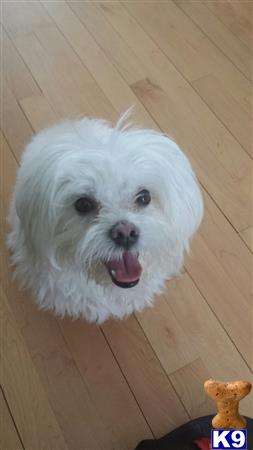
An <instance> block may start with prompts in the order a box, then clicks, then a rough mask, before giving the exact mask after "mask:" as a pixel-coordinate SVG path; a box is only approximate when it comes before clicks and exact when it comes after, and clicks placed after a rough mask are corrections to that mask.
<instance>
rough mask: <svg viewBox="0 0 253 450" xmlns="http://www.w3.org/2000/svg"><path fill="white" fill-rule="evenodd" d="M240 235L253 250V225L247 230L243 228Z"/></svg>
mask: <svg viewBox="0 0 253 450" xmlns="http://www.w3.org/2000/svg"><path fill="white" fill-rule="evenodd" d="M240 235H241V237H242V239H243V240H244V242H246V244H247V246H248V247H249V249H250V250H251V251H252V252H253V227H249V228H247V229H246V230H242V231H241V232H240Z"/></svg>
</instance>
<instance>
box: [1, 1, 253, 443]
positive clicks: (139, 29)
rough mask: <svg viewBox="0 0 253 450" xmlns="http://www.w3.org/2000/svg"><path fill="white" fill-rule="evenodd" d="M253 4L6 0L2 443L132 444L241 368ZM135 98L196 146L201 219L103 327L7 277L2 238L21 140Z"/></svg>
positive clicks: (250, 354) (247, 301) (247, 374)
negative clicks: (151, 281) (172, 274)
mask: <svg viewBox="0 0 253 450" xmlns="http://www.w3.org/2000/svg"><path fill="white" fill-rule="evenodd" d="M252 8H253V6H252V2H251V1H244V0H217V1H211V0H197V1H195V0H174V1H172V0H167V1H166V0H156V1H155V0H150V1H145V0H136V1H130V0H129V1H120V0H119V1H104V2H102V1H84V0H83V1H81V0H80V1H75V0H69V1H63V0H61V1H54V0H50V1H49V0H41V1H37V0H30V1H23V0H22V1H10V0H2V2H1V12H2V14H1V49H2V51H1V68H2V75H3V78H2V84H1V131H0V144H1V234H0V239H1V287H0V297H1V303H0V308H1V326H0V330H1V354H2V360H1V390H0V408H1V413H0V414H1V419H2V420H1V421H0V427H1V429H0V447H1V449H2V450H17V449H25V450H42V449H45V450H50V449H52V450H63V449H69V450H133V449H134V447H135V446H136V444H137V443H138V442H139V441H140V440H142V439H144V438H149V437H152V436H155V437H160V436H161V435H163V434H165V433H167V432H168V431H170V430H172V429H174V428H175V427H177V426H179V425H180V424H182V423H184V422H186V421H188V420H189V419H190V418H194V417H197V416H200V415H205V414H207V413H212V412H214V405H213V404H212V402H211V400H208V399H207V398H206V397H205V395H204V393H203V382H204V381H205V380H206V379H208V378H210V377H213V378H220V379H223V380H229V379H241V378H245V379H247V380H249V381H252V379H253V377H252V369H253V329H252V319H253V315H252V311H253V308H252V298H251V296H250V291H251V287H252V253H251V252H252V250H253V223H252V198H253V195H252V104H251V97H252V65H251V53H252ZM132 104H135V106H136V107H135V118H136V120H137V121H138V122H139V123H140V124H142V125H143V126H145V127H152V128H155V129H161V130H162V131H164V132H166V133H168V134H169V135H170V136H172V137H174V138H175V139H176V140H177V142H178V143H179V144H180V145H181V147H182V148H183V149H184V150H185V152H186V153H187V155H188V156H189V158H190V159H191V161H192V164H193V166H194V168H195V170H196V172H197V175H198V178H199V180H200V183H201V185H202V189H203V195H204V200H205V218H204V222H203V225H202V226H201V229H200V231H199V233H198V235H197V236H196V238H195V239H194V242H193V245H192V251H191V254H190V255H189V256H187V257H186V262H185V271H184V272H183V274H182V276H181V277H178V278H177V279H174V280H172V281H170V282H168V289H167V293H166V295H162V296H160V297H159V298H157V301H156V304H155V307H154V308H152V309H147V310H145V311H144V312H143V313H139V314H136V315H135V316H132V317H130V318H129V319H128V320H127V321H124V322H115V321H108V322H106V323H105V324H104V325H103V326H102V327H100V328H99V327H97V326H93V325H87V324H86V323H85V322H84V321H80V320H77V321H75V322H73V321H71V320H69V319H64V320H58V319H56V318H55V317H54V316H53V315H51V314H49V313H44V312H40V311H38V310H37V309H36V308H35V306H34V305H33V303H32V301H31V296H30V293H29V292H26V291H20V290H19V289H18V286H17V284H16V282H15V281H13V280H12V278H11V268H10V267H9V260H8V253H7V250H6V248H5V244H4V242H5V236H6V232H7V224H6V220H5V218H6V215H7V210H8V205H9V200H10V195H11V191H12V188H13V185H14V181H15V176H16V171H17V167H18V164H19V161H20V157H21V154H22V151H23V148H24V145H25V143H26V142H27V141H28V140H29V139H30V137H31V136H32V135H33V133H35V132H37V131H39V130H40V129H42V128H43V127H45V126H48V125H50V124H52V123H53V122H55V121H56V120H57V119H59V118H63V117H77V116H79V115H81V114H82V115H86V114H87V115H92V116H99V117H104V118H105V119H108V120H112V121H114V120H115V119H116V118H117V117H118V116H119V114H120V113H122V112H123V111H124V110H126V109H127V108H128V107H130V106H131V105H132ZM252 399H253V397H252V395H251V396H248V397H247V398H246V399H245V400H244V401H243V402H242V404H241V410H242V413H244V414H246V415H249V416H251V417H252V416H253V400H252Z"/></svg>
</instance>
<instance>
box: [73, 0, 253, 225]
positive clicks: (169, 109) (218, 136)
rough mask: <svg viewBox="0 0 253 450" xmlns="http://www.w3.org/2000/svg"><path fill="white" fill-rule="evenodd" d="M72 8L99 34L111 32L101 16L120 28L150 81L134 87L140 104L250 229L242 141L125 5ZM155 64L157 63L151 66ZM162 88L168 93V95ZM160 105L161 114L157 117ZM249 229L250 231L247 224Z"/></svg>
mask: <svg viewBox="0 0 253 450" xmlns="http://www.w3.org/2000/svg"><path fill="white" fill-rule="evenodd" d="M138 4H139V2H138ZM148 4H149V3H148ZM71 7H72V8H73V9H75V12H76V13H77V14H78V15H79V17H80V19H81V20H82V21H83V22H84V23H85V25H86V26H87V28H89V30H90V32H91V33H92V32H93V33H94V29H95V28H96V24H97V20H98V17H99V25H100V30H101V28H102V27H103V26H105V27H106V29H107V25H106V24H105V22H106V20H105V18H104V21H102V18H101V17H102V16H101V14H103V15H106V19H108V20H109V21H110V22H111V23H112V24H113V26H114V27H115V28H116V27H117V32H118V33H119V34H120V35H121V37H123V38H124V40H123V41H122V40H121V41H120V42H121V44H122V45H123V46H128V47H130V48H131V49H132V59H133V61H138V65H139V66H140V65H142V66H143V69H145V71H146V74H147V77H149V79H150V82H149V81H147V80H146V79H144V80H143V81H140V82H137V83H135V84H134V85H133V89H134V92H135V94H136V95H137V97H138V98H139V100H141V101H142V103H143V104H144V106H145V107H146V109H147V110H149V112H150V113H151V114H152V117H153V118H154V119H155V121H156V122H157V123H158V125H159V126H160V127H161V128H162V129H163V131H165V132H166V133H168V134H169V135H170V136H172V137H173V138H175V139H176V140H177V142H178V143H179V144H181V146H182V148H183V149H184V150H185V151H187V152H188V154H189V156H190V157H191V160H192V161H193V163H194V165H195V167H196V168H197V174H198V176H199V178H200V180H201V181H202V182H203V184H204V185H205V186H206V188H207V190H208V191H209V192H210V194H211V195H212V197H213V198H214V199H215V201H216V203H217V204H218V205H219V206H220V208H221V209H222V210H223V211H224V212H225V214H226V215H227V216H228V217H229V219H230V220H231V222H232V223H233V224H234V226H235V227H236V228H237V229H239V230H240V229H242V227H243V224H244V223H245V222H246V223H249V226H250V225H251V215H250V214H249V212H250V210H249V208H248V207H247V208H245V202H246V203H247V204H248V205H249V204H250V202H251V201H252V197H251V194H250V189H251V188H250V186H251V169H250V164H251V159H250V158H249V156H248V155H247V154H246V153H245V152H244V150H243V149H242V147H241V146H240V145H239V144H238V142H237V141H236V140H235V139H233V138H232V136H231V134H230V133H229V132H228V131H227V130H226V129H225V128H224V127H223V126H222V125H221V123H220V122H219V121H218V120H217V118H216V117H215V116H214V115H213V114H212V113H211V112H210V110H209V109H208V107H207V106H206V105H205V104H204V103H203V102H202V101H201V99H200V97H199V96H198V95H197V94H196V92H195V91H194V90H193V89H192V88H191V87H190V86H189V84H188V83H187V82H186V81H185V80H184V79H183V78H182V77H181V75H180V74H179V73H178V71H177V70H175V68H174V67H173V66H172V65H171V64H170V63H169V61H168V60H167V58H166V57H165V56H164V55H163V54H162V53H161V51H160V50H159V48H158V47H157V46H156V45H155V44H154V43H153V41H152V40H151V39H150V38H149V37H148V35H147V34H146V33H145V32H144V31H143V29H142V28H141V27H139V25H138V24H137V23H136V21H134V19H133V18H131V16H130V15H129V14H128V12H127V11H126V10H125V9H124V8H122V6H121V5H119V4H118V3H117V4H116V6H115V3H112V2H106V4H101V5H100V8H98V6H97V4H96V5H94V4H92V5H91V4H89V3H87V2H85V3H82V4H81V3H72V4H71ZM101 9H103V13H102V12H101ZM99 15H100V16H99ZM87 17H89V21H88V20H87ZM91 24H92V25H91ZM97 38H99V36H97ZM99 44H100V45H101V47H102V48H103V49H104V51H105V52H109V49H108V47H107V44H106V42H105V41H104V40H102V39H101V40H99ZM108 55H109V53H108ZM119 58H120V55H119V54H118V55H117V68H118V70H119V71H121V73H122V75H123V76H124V77H125V79H126V80H127V81H128V82H130V79H129V80H128V73H127V71H125V70H124V68H123V67H122V65H121V64H120V61H119ZM150 61H152V62H153V64H150ZM136 64H137V62H136ZM160 88H162V90H164V91H165V92H166V94H163V93H162V91H161V90H160ZM145 99H146V100H147V99H149V100H148V101H145ZM151 102H152V107H151ZM156 103H158V104H157V109H158V110H157V111H156V112H155V111H154V105H155V104H156ZM200 123H202V124H203V126H202V127H200V126H199V124H200ZM203 131H204V132H203ZM203 169H204V173H203ZM229 174H230V175H229ZM234 177H236V178H237V181H235V178H234ZM238 179H239V182H238ZM239 197H240V200H239ZM245 214H246V216H247V217H246V216H245ZM243 216H244V217H243ZM244 228H247V225H246V226H245V227H244Z"/></svg>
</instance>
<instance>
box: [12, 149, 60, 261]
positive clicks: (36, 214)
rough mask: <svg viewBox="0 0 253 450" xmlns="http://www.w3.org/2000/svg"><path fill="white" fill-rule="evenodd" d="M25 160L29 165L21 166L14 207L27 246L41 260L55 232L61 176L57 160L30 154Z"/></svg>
mask: <svg viewBox="0 0 253 450" xmlns="http://www.w3.org/2000/svg"><path fill="white" fill-rule="evenodd" d="M31 145H32V144H30V146H31ZM28 147H29V146H28ZM25 158H26V160H25V164H24V165H21V168H20V170H19V173H18V178H17V183H16V190H15V196H14V198H15V204H14V207H15V209H16V213H17V215H18V218H19V220H20V225H21V230H22V231H23V233H24V238H25V242H26V246H27V248H28V250H29V251H30V253H31V254H35V253H36V257H39V256H40V255H42V254H43V255H45V253H46V250H47V249H48V248H50V240H51V237H53V233H54V231H53V230H54V224H55V220H56V218H55V208H54V207H53V203H54V198H55V189H56V182H55V178H56V176H57V175H56V173H55V171H56V168H55V163H54V161H53V160H51V159H48V160H46V159H45V158H43V157H41V160H39V157H38V156H37V157H36V155H34V156H33V155H29V154H28V155H25ZM38 160H39V161H38ZM38 163H39V164H38Z"/></svg>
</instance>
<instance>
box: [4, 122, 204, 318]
mask: <svg viewBox="0 0 253 450" xmlns="http://www.w3.org/2000/svg"><path fill="white" fill-rule="evenodd" d="M125 120H126V117H123V118H121V119H120V120H119V122H118V124H117V125H116V127H115V128H113V127H112V126H110V124H108V123H107V122H104V121H101V120H97V119H82V120H78V121H65V122H63V123H60V124H57V125H55V126H53V127H52V128H49V129H47V130H44V131H42V132H41V133H40V134H38V135H37V136H35V137H34V138H33V140H32V141H31V143H30V144H29V145H28V146H27V148H26V150H25V152H24V154H23V158H22V161H21V167H20V170H19V173H18V177H17V182H16V187H15V191H14V195H13V200H12V205H11V209H10V215H9V223H10V226H11V232H10V234H9V236H8V246H9V248H10V249H11V252H12V261H13V263H14V264H15V266H16V274H17V275H18V277H19V278H20V279H21V280H23V285H25V286H26V287H30V288H31V289H32V290H33V292H34V296H35V298H36V302H37V304H38V305H39V306H40V307H41V308H44V309H50V310H54V312H55V313H56V314H60V315H62V316H63V315H70V316H73V317H77V316H82V317H85V318H86V319H87V320H89V321H96V322H98V323H101V322H103V321H104V320H106V319H107V318H108V317H109V316H114V317H115V318H123V317H125V316H127V315H129V314H131V313H132V312H133V311H134V310H138V311H140V310H141V309H142V308H143V307H145V306H147V305H151V304H152V299H153V296H154V294H156V293H158V292H160V291H161V289H162V288H163V286H164V282H165V280H166V279H169V278H171V277H172V276H173V275H175V274H177V273H179V271H180V269H181V267H182V263H183V253H184V250H185V249H187V248H188V244H189V240H190V239H191V237H192V235H193V234H194V232H195V231H196V230H197V228H198V226H199V224H200V222H201V219H202V214H203V203H202V196H201V193H200V190H199V187H198V184H197V181H196V178H195V175H194V173H193V171H192V168H191V166H190V163H189V161H188V159H187V158H186V156H185V155H184V154H183V153H182V151H181V150H180V149H179V148H178V146H177V145H176V144H175V143H174V142H173V141H172V140H171V139H169V138H168V137H167V136H165V135H163V134H160V133H157V132H155V131H150V130H142V129H138V128H134V127H132V126H130V125H129V126H128V125H126V122H125ZM140 188H142V189H143V188H146V189H148V190H149V191H150V192H151V196H152V200H151V203H150V204H149V205H148V206H146V207H142V208H136V205H135V203H134V200H135V196H136V194H137V193H138V191H139V190H140ZM87 193H88V194H91V195H93V196H94V197H95V198H96V199H97V201H98V202H99V204H100V209H99V211H98V213H97V215H93V214H89V215H87V216H80V214H78V213H77V212H76V210H75V209H74V206H73V204H74V202H75V200H77V199H78V198H79V197H80V196H82V195H83V194H87ZM121 220H128V221H130V222H132V223H134V224H135V225H136V226H138V228H139V230H140V239H139V241H138V243H137V244H136V248H135V251H138V252H139V255H140V256H139V260H140V262H141V264H142V267H143V273H142V276H141V279H140V281H139V284H137V286H135V287H132V288H130V289H122V288H120V287H117V286H116V285H115V284H114V283H113V282H112V281H111V278H110V276H109V274H108V271H107V269H106V268H105V266H104V264H103V261H106V260H110V259H112V258H115V257H116V258H117V257H120V255H121V254H122V250H121V249H119V248H116V246H115V245H114V243H113V242H112V241H110V239H109V238H108V230H109V229H110V228H111V227H112V226H113V225H114V224H115V223H117V222H118V221H121Z"/></svg>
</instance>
